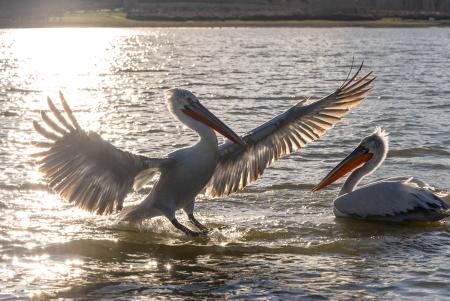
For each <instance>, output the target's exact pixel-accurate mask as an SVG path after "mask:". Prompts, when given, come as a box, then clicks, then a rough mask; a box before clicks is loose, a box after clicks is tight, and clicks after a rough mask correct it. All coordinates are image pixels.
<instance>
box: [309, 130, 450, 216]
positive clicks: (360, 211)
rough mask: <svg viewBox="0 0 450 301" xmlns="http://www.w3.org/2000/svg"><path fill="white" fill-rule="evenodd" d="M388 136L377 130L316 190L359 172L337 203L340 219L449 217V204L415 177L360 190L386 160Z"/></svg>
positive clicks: (351, 177)
mask: <svg viewBox="0 0 450 301" xmlns="http://www.w3.org/2000/svg"><path fill="white" fill-rule="evenodd" d="M388 144H389V140H388V135H387V133H386V132H385V131H383V130H381V128H377V129H376V130H375V131H374V132H373V133H372V134H371V135H370V136H368V137H366V138H364V139H363V140H362V141H361V143H360V144H359V145H358V147H357V148H356V149H355V150H354V151H353V152H352V153H351V154H350V155H348V156H347V157H346V158H345V159H344V160H343V161H342V162H341V163H339V164H338V165H337V166H336V167H335V168H334V169H333V170H332V171H331V172H330V173H329V174H328V175H327V176H326V177H325V178H324V179H323V180H322V181H321V182H320V183H319V184H318V185H317V186H316V187H314V188H313V189H312V191H317V190H319V189H322V188H324V187H326V186H328V185H330V184H332V183H334V182H335V181H336V180H338V179H339V178H341V177H343V176H344V175H346V174H347V173H348V172H350V171H352V170H354V169H355V168H357V167H359V166H360V165H361V164H362V166H361V167H359V168H358V169H356V170H355V171H354V172H353V173H352V174H350V176H349V177H348V179H347V181H345V183H344V185H343V186H342V189H341V191H340V192H339V197H338V198H337V199H335V200H334V208H333V211H334V214H335V215H336V216H337V217H347V218H357V219H371V220H379V221H389V222H405V221H437V220H440V219H443V218H445V217H446V216H449V214H450V211H449V205H448V204H447V203H446V202H445V201H443V200H442V199H440V198H439V197H437V196H436V195H435V194H433V193H432V192H431V191H430V190H429V187H430V186H428V185H427V184H425V183H424V182H423V181H420V180H418V179H415V178H412V177H410V178H391V179H387V180H384V181H380V182H375V183H372V184H368V185H366V186H362V187H360V188H357V185H358V184H359V183H360V182H361V180H362V179H363V178H364V177H365V176H367V175H369V174H371V173H372V172H374V171H375V170H376V169H377V168H378V167H379V166H380V165H381V164H382V163H383V161H384V160H385V158H386V154H387V152H388V148H389V146H388Z"/></svg>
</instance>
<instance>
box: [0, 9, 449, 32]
mask: <svg viewBox="0 0 450 301" xmlns="http://www.w3.org/2000/svg"><path fill="white" fill-rule="evenodd" d="M448 26H450V20H418V19H400V18H382V19H379V20H321V19H308V20H251V21H244V20H223V21H222V20H217V21H216V20H208V21H204V20H193V21H178V20H177V21H170V20H167V21H165V20H161V21H160V20H158V21H155V20H134V19H128V18H126V15H125V14H124V13H123V12H119V11H88V12H75V13H67V14H65V15H64V16H63V17H61V18H51V19H49V20H46V21H30V22H21V23H17V22H16V23H15V22H11V23H8V24H1V23H0V28H2V29H6V28H58V27H69V28H70V27H319V28H320V27H373V28H383V27H392V28H395V27H448Z"/></svg>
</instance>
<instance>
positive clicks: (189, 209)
mask: <svg viewBox="0 0 450 301" xmlns="http://www.w3.org/2000/svg"><path fill="white" fill-rule="evenodd" d="M183 210H184V212H186V214H187V216H188V218H189V220H190V221H191V223H192V224H193V225H194V226H195V227H197V228H198V229H199V230H200V231H202V232H203V233H208V232H209V230H208V228H207V227H206V226H205V225H203V224H202V223H200V222H199V221H198V220H197V219H196V218H195V216H194V201H192V202H191V203H189V205H187V206H186V207H184V209H183Z"/></svg>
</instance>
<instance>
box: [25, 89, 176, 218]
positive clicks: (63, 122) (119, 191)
mask: <svg viewBox="0 0 450 301" xmlns="http://www.w3.org/2000/svg"><path fill="white" fill-rule="evenodd" d="M60 98H61V103H62V105H63V108H64V111H65V115H66V116H67V117H65V116H63V114H62V113H61V112H60V111H58V109H57V108H56V106H55V105H54V104H53V102H52V100H51V99H50V98H48V106H49V108H50V110H51V112H52V113H53V115H54V117H56V119H57V121H55V120H53V119H52V118H50V117H49V116H48V115H47V114H46V113H45V112H44V111H41V116H42V120H43V121H44V124H45V125H46V128H44V127H43V126H41V125H40V124H39V123H37V122H36V121H34V122H33V126H34V128H35V129H36V131H37V132H38V133H39V134H41V135H42V136H44V137H45V138H47V139H49V140H51V142H39V143H36V145H37V146H40V147H44V148H47V150H45V151H43V152H40V153H37V154H35V155H34V156H36V157H38V162H39V164H40V167H39V170H40V171H41V172H42V173H43V174H44V177H45V179H46V180H47V181H48V184H49V186H50V187H51V188H52V189H53V190H55V191H56V192H57V193H58V194H59V195H60V196H61V197H63V198H64V199H67V200H68V201H69V202H71V203H74V204H75V205H77V206H78V207H80V208H82V209H85V210H88V211H91V212H96V213H97V214H107V213H111V212H113V210H114V208H116V209H117V210H120V209H122V206H123V201H124V199H125V196H126V194H127V193H128V192H129V191H131V189H132V187H133V183H134V178H135V177H136V176H137V175H138V174H139V173H140V172H142V171H145V170H149V169H150V170H152V169H158V168H161V167H162V166H163V165H164V164H165V163H167V161H166V159H151V158H147V157H144V156H140V155H134V154H132V153H130V152H126V151H122V150H120V149H118V148H116V147H115V146H114V145H112V144H111V143H109V142H107V141H105V140H103V139H102V138H101V137H100V135H98V134H97V133H95V132H85V131H84V130H82V129H81V127H80V125H79V124H78V122H77V120H76V119H75V116H74V115H73V113H72V110H71V109H70V107H69V106H68V104H67V102H66V101H65V99H64V96H63V95H62V94H61V93H60Z"/></svg>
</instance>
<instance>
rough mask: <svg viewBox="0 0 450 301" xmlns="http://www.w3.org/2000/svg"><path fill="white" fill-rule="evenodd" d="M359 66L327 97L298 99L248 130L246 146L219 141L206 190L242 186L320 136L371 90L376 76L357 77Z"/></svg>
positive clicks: (223, 190)
mask: <svg viewBox="0 0 450 301" xmlns="http://www.w3.org/2000/svg"><path fill="white" fill-rule="evenodd" d="M361 69H362V64H361V66H360V67H359V68H358V70H357V71H356V72H355V74H354V75H353V76H352V77H351V78H350V79H349V80H346V81H345V82H344V83H343V84H342V85H341V86H340V87H339V88H338V89H337V90H336V91H334V92H333V93H331V94H330V95H328V96H327V97H324V98H322V99H320V100H318V101H316V102H313V103H311V104H308V105H304V102H305V101H301V102H299V103H297V104H296V105H295V106H293V107H291V108H290V109H288V110H287V111H286V112H284V113H282V114H280V115H278V116H276V117H275V118H273V119H272V120H270V121H268V122H266V123H264V124H262V125H261V126H259V127H257V128H255V129H254V130H252V131H250V132H249V133H248V134H246V135H245V136H244V137H243V139H244V141H245V142H246V143H247V144H248V147H247V148H245V149H244V148H242V147H240V146H238V145H236V144H233V143H231V142H226V143H224V144H221V145H220V146H219V162H218V164H217V167H216V170H215V172H214V174H213V176H212V178H211V180H210V181H209V183H208V185H207V186H206V194H207V195H209V196H212V197H217V196H222V195H228V194H230V193H232V192H235V191H238V190H240V189H243V188H244V187H245V186H246V185H248V184H250V183H252V182H254V181H255V180H256V179H258V178H259V177H260V176H261V175H262V173H263V172H264V170H265V169H266V168H267V167H268V166H270V164H271V163H272V162H273V161H275V160H277V159H279V158H281V157H283V156H286V155H289V154H290V153H292V152H294V151H297V150H298V149H300V148H301V147H304V146H305V145H306V144H308V143H309V142H312V141H315V140H317V139H319V138H320V137H321V136H322V135H323V134H325V132H326V131H327V130H328V129H330V128H332V127H333V126H334V125H335V124H336V123H337V122H339V121H340V120H341V118H342V117H343V116H345V115H346V114H347V113H348V112H349V110H350V109H351V108H352V107H354V106H356V105H358V104H359V103H361V102H362V101H363V100H364V99H365V96H366V95H367V93H369V91H370V90H371V83H372V82H373V80H374V79H375V77H373V76H372V72H369V73H367V74H366V75H365V76H363V77H361V78H360V79H358V80H357V77H358V74H359V72H360V71H361Z"/></svg>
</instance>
